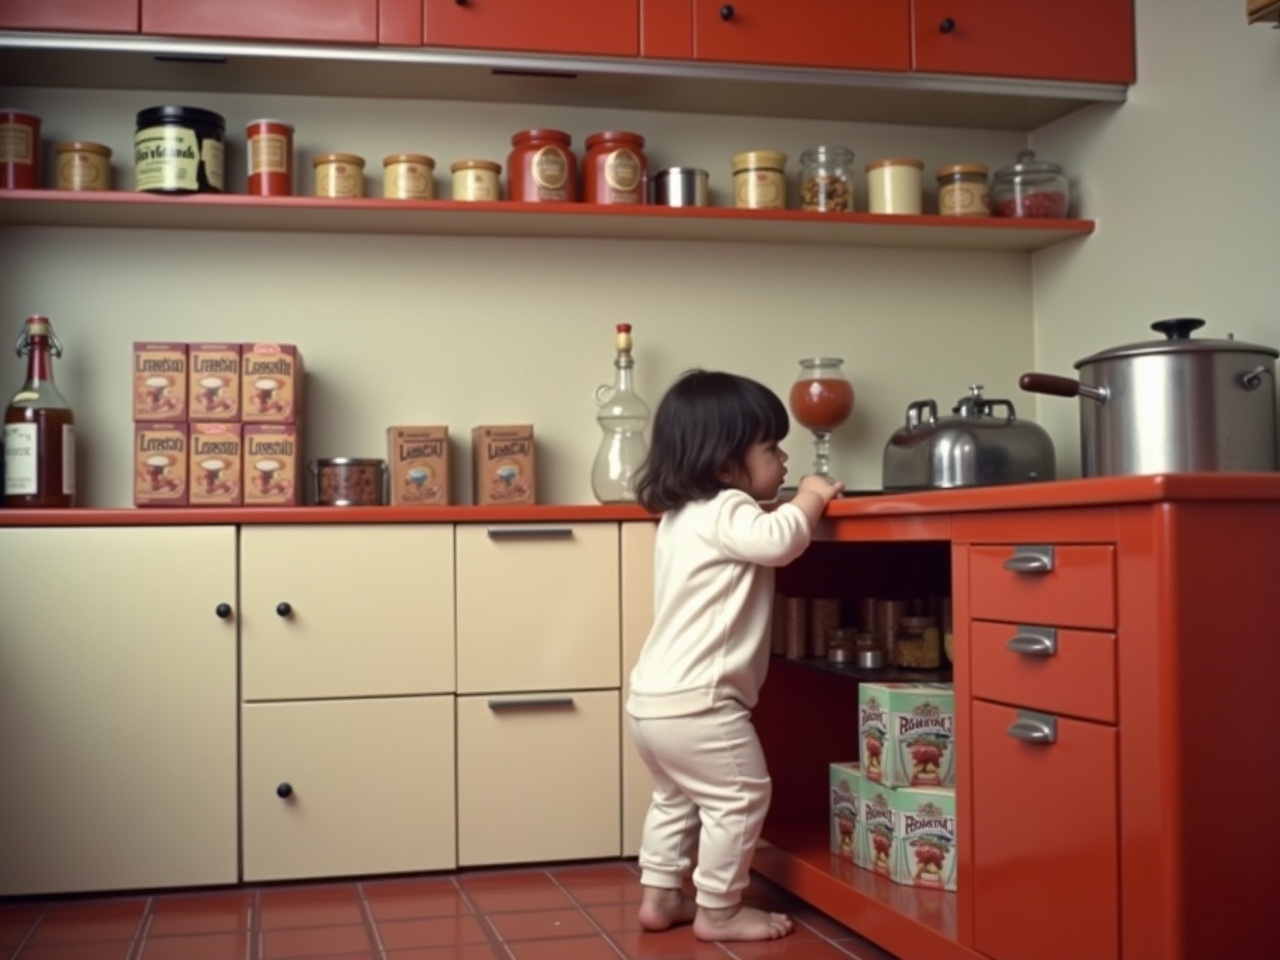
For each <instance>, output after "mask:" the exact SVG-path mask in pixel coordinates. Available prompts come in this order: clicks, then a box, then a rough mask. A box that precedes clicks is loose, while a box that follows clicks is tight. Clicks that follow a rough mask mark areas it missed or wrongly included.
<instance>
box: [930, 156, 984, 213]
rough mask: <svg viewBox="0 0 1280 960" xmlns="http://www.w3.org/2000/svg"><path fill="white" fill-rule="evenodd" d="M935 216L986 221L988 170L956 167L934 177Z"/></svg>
mask: <svg viewBox="0 0 1280 960" xmlns="http://www.w3.org/2000/svg"><path fill="white" fill-rule="evenodd" d="M935 176H936V178H937V181H938V213H940V214H942V215H943V216H944V217H985V216H987V215H989V214H990V213H991V202H990V199H989V197H988V195H987V194H988V191H987V168H986V167H985V166H983V165H982V164H980V163H955V164H952V165H951V166H949V167H942V168H941V169H939V170H938V172H937V173H936V174H935Z"/></svg>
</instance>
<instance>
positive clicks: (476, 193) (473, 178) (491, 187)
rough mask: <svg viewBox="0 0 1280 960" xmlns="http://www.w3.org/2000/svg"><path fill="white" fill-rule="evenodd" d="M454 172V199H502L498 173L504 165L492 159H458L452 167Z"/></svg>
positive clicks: (451, 169) (450, 169) (450, 168)
mask: <svg viewBox="0 0 1280 960" xmlns="http://www.w3.org/2000/svg"><path fill="white" fill-rule="evenodd" d="M449 172H450V173H452V174H453V199H455V200H469V201H474V200H480V201H484V200H501V199H502V194H501V192H500V190H499V187H498V175H499V174H500V173H502V165H501V164H499V163H494V162H493V161H492V160H458V161H455V162H454V163H453V164H452V165H451V166H450V167H449Z"/></svg>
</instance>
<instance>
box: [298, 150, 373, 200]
mask: <svg viewBox="0 0 1280 960" xmlns="http://www.w3.org/2000/svg"><path fill="white" fill-rule="evenodd" d="M311 165H312V166H313V167H315V171H316V196H317V197H329V198H330V199H338V198H341V199H349V198H353V197H363V196H364V158H363V157H357V156H356V155H355V154H354V153H322V154H320V156H318V157H313V158H312V160H311Z"/></svg>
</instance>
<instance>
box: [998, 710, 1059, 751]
mask: <svg viewBox="0 0 1280 960" xmlns="http://www.w3.org/2000/svg"><path fill="white" fill-rule="evenodd" d="M1009 736H1011V737H1013V738H1014V739H1015V740H1021V741H1023V742H1024V743H1057V742H1058V718H1057V717H1054V716H1051V715H1050V714H1047V713H1036V712H1035V711H1034V710H1019V711H1018V719H1017V720H1015V721H1013V723H1011V724H1009Z"/></svg>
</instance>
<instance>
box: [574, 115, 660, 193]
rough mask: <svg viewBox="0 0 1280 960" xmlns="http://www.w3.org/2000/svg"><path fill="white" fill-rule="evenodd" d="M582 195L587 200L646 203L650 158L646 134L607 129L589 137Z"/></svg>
mask: <svg viewBox="0 0 1280 960" xmlns="http://www.w3.org/2000/svg"><path fill="white" fill-rule="evenodd" d="M582 167H583V173H582V199H583V200H585V201H586V202H587V203H644V202H645V181H646V179H647V177H648V174H649V161H648V159H647V158H646V157H645V155H644V137H642V136H640V135H639V134H636V133H626V132H624V131H621V130H606V131H605V132H603V133H593V134H592V135H591V136H589V137H587V158H586V160H585V161H584V162H583V165H582Z"/></svg>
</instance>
